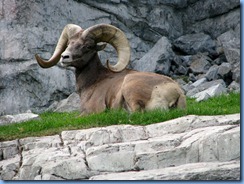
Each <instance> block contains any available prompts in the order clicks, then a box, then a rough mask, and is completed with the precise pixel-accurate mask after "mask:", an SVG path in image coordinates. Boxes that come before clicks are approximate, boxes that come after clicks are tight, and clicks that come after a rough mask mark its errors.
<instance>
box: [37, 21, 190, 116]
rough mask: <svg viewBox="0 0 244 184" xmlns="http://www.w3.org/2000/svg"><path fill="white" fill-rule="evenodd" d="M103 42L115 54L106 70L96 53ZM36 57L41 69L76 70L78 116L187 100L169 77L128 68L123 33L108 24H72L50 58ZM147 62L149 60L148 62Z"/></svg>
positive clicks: (169, 105) (162, 106) (182, 104)
mask: <svg viewBox="0 0 244 184" xmlns="http://www.w3.org/2000/svg"><path fill="white" fill-rule="evenodd" d="M100 42H106V43H108V44H111V45H112V46H113V47H114V48H115V49H116V51H117V54H118V62H117V64H116V65H113V66H112V65H111V64H110V63H109V62H108V61H107V67H105V66H103V65H102V64H101V61H100V59H99V57H98V53H97V52H98V51H100V50H103V49H104V48H105V46H106V44H105V43H103V44H98V43H100ZM35 58H36V60H37V62H38V63H39V65H40V66H41V67H43V68H50V67H52V66H54V65H56V64H57V63H58V62H60V63H61V66H63V67H70V66H71V67H75V69H76V70H75V74H76V87H77V90H78V92H79V95H80V99H81V115H84V114H90V113H99V112H102V111H104V110H105V109H107V108H112V109H118V108H124V109H126V110H127V111H129V112H135V111H144V110H146V111H147V110H152V109H164V110H167V109H169V108H172V107H178V108H183V109H184V108H186V98H185V95H184V93H183V91H182V90H181V88H180V87H179V85H178V84H177V83H176V82H175V81H174V80H173V79H171V78H169V77H167V76H163V75H159V74H155V73H148V72H138V71H135V70H130V69H127V68H126V66H127V65H128V63H129V60H130V46H129V43H128V40H127V38H126V36H125V34H124V33H123V32H122V31H121V30H120V29H118V28H116V27H114V26H112V25H108V24H98V25H95V26H92V27H90V28H88V29H86V30H83V29H82V28H81V27H80V26H77V25H74V24H68V25H66V26H65V28H64V29H63V32H62V34H61V36H60V38H59V41H58V43H57V46H56V49H55V51H54V54H53V55H52V57H51V58H50V59H49V60H48V61H45V60H43V59H41V58H40V57H39V56H38V55H37V54H36V55H35ZM148 62H150V61H148Z"/></svg>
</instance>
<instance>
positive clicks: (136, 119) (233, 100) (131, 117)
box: [0, 93, 240, 141]
mask: <svg viewBox="0 0 244 184" xmlns="http://www.w3.org/2000/svg"><path fill="white" fill-rule="evenodd" d="M233 113H240V94H239V93H231V94H229V95H221V96H218V97H214V98H210V99H208V100H207V101H202V102H199V103H198V102H196V101H195V100H194V99H190V98H188V99H187V110H179V109H173V110H170V111H159V110H155V111H151V112H146V113H140V112H136V113H132V114H129V113H127V112H126V111H123V110H107V111H105V112H103V113H100V114H92V115H89V116H84V117H79V112H72V113H55V112H46V113H43V114H40V117H41V120H32V121H28V122H24V123H20V124H10V125H5V126H0V141H6V140H13V139H17V138H23V137H30V136H35V137H36V136H45V135H54V134H59V133H60V132H61V131H64V130H75V129H87V128H92V127H102V126H109V125H119V124H131V125H148V124H153V123H157V122H164V121H167V120H170V119H174V118H178V117H181V116H185V115H189V114H195V115H221V114H233Z"/></svg>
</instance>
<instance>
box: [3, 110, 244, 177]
mask: <svg viewBox="0 0 244 184" xmlns="http://www.w3.org/2000/svg"><path fill="white" fill-rule="evenodd" d="M0 179H2V180H81V179H91V180H104V179H105V180H240V114H233V115H223V116H195V115H189V116H186V117H181V118H177V119H174V120H170V121H166V122H162V123H157V124H152V125H147V126H131V125H119V126H118V125H117V126H109V127H103V128H92V129H86V130H71V131H63V132H62V133H61V134H59V135H53V136H47V137H28V138H24V139H18V140H13V141H7V142H0Z"/></svg>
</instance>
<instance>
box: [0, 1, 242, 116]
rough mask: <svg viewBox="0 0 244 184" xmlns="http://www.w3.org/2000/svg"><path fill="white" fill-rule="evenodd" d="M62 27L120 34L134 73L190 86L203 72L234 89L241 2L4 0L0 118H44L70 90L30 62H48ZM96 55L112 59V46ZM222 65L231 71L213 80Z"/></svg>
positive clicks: (0, 8)
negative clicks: (102, 27)
mask: <svg viewBox="0 0 244 184" xmlns="http://www.w3.org/2000/svg"><path fill="white" fill-rule="evenodd" d="M196 12H197V13H196ZM68 23H74V24H78V25H80V26H81V27H83V28H87V27H89V26H92V25H94V24H97V23H109V24H113V25H115V26H117V27H119V28H120V29H122V30H123V31H124V32H125V33H126V35H127V37H128V39H129V42H130V45H131V48H132V49H131V51H132V57H131V65H130V67H132V68H133V67H134V68H135V69H140V70H142V71H152V72H157V73H160V74H166V75H169V76H172V77H177V78H178V77H180V76H184V77H185V78H187V82H188V81H190V82H195V81H197V80H198V79H199V78H202V75H205V74H207V76H206V78H207V79H208V80H215V79H214V78H215V77H216V78H223V79H224V81H225V83H226V85H227V87H229V85H230V84H231V86H230V87H229V89H231V90H236V89H238V84H239V83H240V69H239V68H240V2H239V1H237V0H231V1H229V0H222V1H221V2H215V1H212V0H206V1H196V0H175V1H168V0H167V1H131V0H114V1H96V2H95V1H94V2H93V1H88V0H82V1H81V0H71V1H62V2H60V1H58V0H54V1H34V0H31V1H30V0H23V1H17V0H2V1H1V2H0V27H1V30H0V33H1V38H0V99H1V101H0V115H6V114H16V113H23V112H26V111H27V110H28V109H31V110H32V111H33V112H42V111H45V110H47V108H48V107H49V106H50V105H51V104H53V103H56V102H57V101H61V100H63V99H65V98H67V97H68V96H69V95H70V94H72V93H73V92H74V91H75V81H74V74H73V71H72V70H63V69H61V68H60V67H53V68H50V69H47V70H44V69H42V68H40V67H39V66H38V65H37V64H36V61H35V60H34V54H36V53H37V54H39V55H41V57H43V58H44V59H48V58H49V57H50V56H51V54H52V52H53V50H54V48H55V45H56V43H57V40H58V38H59V35H60V33H61V31H62V29H63V27H64V26H65V25H66V24H68ZM150 49H152V50H150ZM153 50H154V51H156V52H153ZM160 51H161V52H160ZM202 52H207V54H206V53H204V54H203V53H202ZM199 55H200V57H199ZM100 56H101V58H102V61H103V62H105V61H106V59H110V61H111V62H115V61H116V53H115V52H114V49H113V48H111V47H108V48H107V49H106V52H101V53H100ZM152 56H154V57H152ZM151 58H152V59H151ZM196 58H198V60H199V61H196ZM147 62H149V64H148V63H147ZM196 63H198V64H199V63H203V64H204V63H205V64H204V66H205V67H206V68H205V70H203V71H197V70H196V69H195V68H194V65H195V64H196ZM222 63H229V64H231V66H228V68H227V70H226V69H224V71H223V70H220V69H218V72H219V73H218V72H217V74H216V75H215V74H213V73H214V71H216V70H215V69H214V68H211V66H213V65H217V66H221V65H222ZM209 64H210V65H209ZM198 66H199V65H198ZM200 66H202V65H200ZM210 68H211V71H209V72H208V69H210ZM229 68H231V69H230V72H228V70H229ZM220 71H221V72H220ZM233 81H234V83H232V82H233ZM184 89H187V88H185V87H184ZM186 92H187V91H186Z"/></svg>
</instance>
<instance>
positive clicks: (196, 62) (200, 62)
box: [190, 54, 211, 74]
mask: <svg viewBox="0 0 244 184" xmlns="http://www.w3.org/2000/svg"><path fill="white" fill-rule="evenodd" d="M210 62H211V59H210V58H209V57H208V56H206V55H204V54H197V55H194V57H192V63H191V65H190V70H191V71H192V73H193V74H202V73H206V72H207V71H208V70H209V68H210V67H211V63H210Z"/></svg>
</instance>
